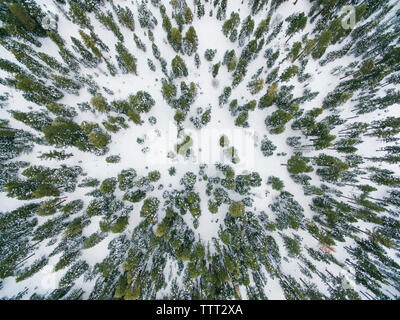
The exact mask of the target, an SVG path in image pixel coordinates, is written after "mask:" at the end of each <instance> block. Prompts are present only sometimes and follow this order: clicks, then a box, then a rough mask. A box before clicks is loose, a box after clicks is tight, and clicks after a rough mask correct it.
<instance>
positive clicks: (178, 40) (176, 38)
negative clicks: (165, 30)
mask: <svg viewBox="0 0 400 320" xmlns="http://www.w3.org/2000/svg"><path fill="white" fill-rule="evenodd" d="M168 42H169V43H170V45H171V47H172V48H173V49H174V50H175V52H180V51H181V48H182V34H181V32H180V31H179V30H178V29H176V28H172V29H171V32H170V33H169V34H168Z"/></svg>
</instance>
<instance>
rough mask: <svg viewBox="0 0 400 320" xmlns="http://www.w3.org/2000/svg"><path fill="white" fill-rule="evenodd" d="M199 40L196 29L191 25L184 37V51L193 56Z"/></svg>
mask: <svg viewBox="0 0 400 320" xmlns="http://www.w3.org/2000/svg"><path fill="white" fill-rule="evenodd" d="M198 42H199V40H198V37H197V34H196V30H195V29H194V28H193V27H192V26H191V27H190V28H189V29H188V31H187V32H186V34H185V37H184V38H183V52H184V53H186V54H187V55H188V56H191V55H192V54H193V53H195V52H196V51H197V48H198Z"/></svg>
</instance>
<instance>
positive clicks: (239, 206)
mask: <svg viewBox="0 0 400 320" xmlns="http://www.w3.org/2000/svg"><path fill="white" fill-rule="evenodd" d="M244 210H245V206H244V203H243V202H242V201H233V202H232V204H231V205H230V206H229V213H230V214H231V215H232V216H233V217H235V218H237V217H241V216H242V215H243V214H244Z"/></svg>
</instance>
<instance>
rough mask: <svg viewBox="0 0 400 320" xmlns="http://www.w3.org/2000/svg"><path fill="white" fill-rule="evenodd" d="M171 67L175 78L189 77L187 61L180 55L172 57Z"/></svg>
mask: <svg viewBox="0 0 400 320" xmlns="http://www.w3.org/2000/svg"><path fill="white" fill-rule="evenodd" d="M171 67H172V73H173V76H174V78H181V77H187V75H188V70H187V67H186V64H185V61H184V60H183V59H182V58H181V57H180V56H175V58H174V59H172V62H171Z"/></svg>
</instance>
